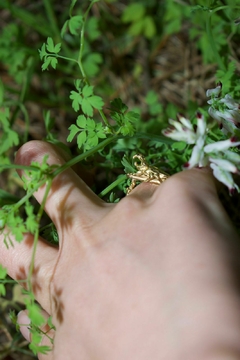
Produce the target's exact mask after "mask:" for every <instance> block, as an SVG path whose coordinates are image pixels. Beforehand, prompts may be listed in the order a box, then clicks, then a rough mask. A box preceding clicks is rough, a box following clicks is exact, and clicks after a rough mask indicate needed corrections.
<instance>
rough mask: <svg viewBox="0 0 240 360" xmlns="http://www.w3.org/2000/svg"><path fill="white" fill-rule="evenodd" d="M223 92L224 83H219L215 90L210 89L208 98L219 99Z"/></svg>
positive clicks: (207, 92)
mask: <svg viewBox="0 0 240 360" xmlns="http://www.w3.org/2000/svg"><path fill="white" fill-rule="evenodd" d="M221 90H222V83H220V82H219V83H218V84H217V86H216V87H215V88H214V89H208V90H207V91H206V95H207V97H209V96H212V95H214V97H217V96H218V95H219V94H220V92H221Z"/></svg>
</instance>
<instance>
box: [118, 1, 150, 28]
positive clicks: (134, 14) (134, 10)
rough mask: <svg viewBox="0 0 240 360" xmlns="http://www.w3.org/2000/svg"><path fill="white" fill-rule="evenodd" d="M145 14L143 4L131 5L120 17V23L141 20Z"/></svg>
mask: <svg viewBox="0 0 240 360" xmlns="http://www.w3.org/2000/svg"><path fill="white" fill-rule="evenodd" d="M144 14H145V7H144V5H143V4H139V3H133V4H130V5H128V6H127V7H126V8H125V10H124V12H123V15H122V21H123V22H125V23H127V22H133V21H137V20H139V19H141V18H142V17H143V16H144Z"/></svg>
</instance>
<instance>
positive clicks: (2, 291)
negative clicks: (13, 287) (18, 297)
mask: <svg viewBox="0 0 240 360" xmlns="http://www.w3.org/2000/svg"><path fill="white" fill-rule="evenodd" d="M5 295H6V288H5V285H4V284H0V296H5Z"/></svg>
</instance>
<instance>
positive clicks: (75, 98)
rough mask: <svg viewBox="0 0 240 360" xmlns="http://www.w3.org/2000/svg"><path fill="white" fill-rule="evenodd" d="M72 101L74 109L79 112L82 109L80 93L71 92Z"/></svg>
mask: <svg viewBox="0 0 240 360" xmlns="http://www.w3.org/2000/svg"><path fill="white" fill-rule="evenodd" d="M70 99H71V100H72V107H73V109H74V110H75V111H76V112H77V111H78V110H79V109H80V105H82V97H81V95H80V94H79V92H76V91H74V90H72V91H71V95H70Z"/></svg>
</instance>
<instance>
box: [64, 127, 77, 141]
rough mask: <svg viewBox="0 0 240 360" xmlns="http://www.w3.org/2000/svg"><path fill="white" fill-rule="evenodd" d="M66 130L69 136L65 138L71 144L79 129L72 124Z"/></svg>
mask: <svg viewBox="0 0 240 360" xmlns="http://www.w3.org/2000/svg"><path fill="white" fill-rule="evenodd" d="M68 130H69V131H70V134H69V135H68V137H67V142H72V141H73V139H74V137H75V136H76V135H77V133H78V132H79V131H80V129H79V128H78V127H77V125H75V124H72V125H71V126H70V127H69V128H68Z"/></svg>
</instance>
